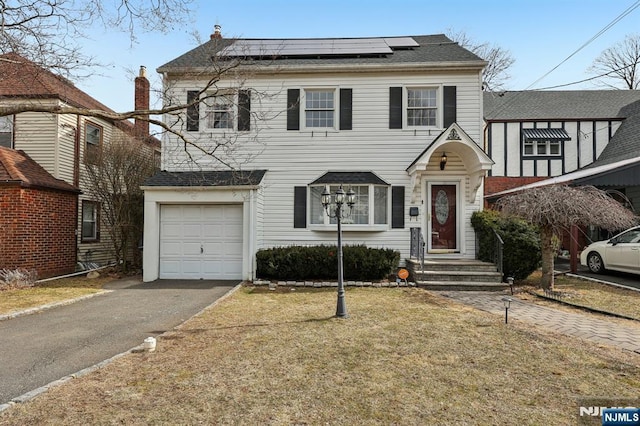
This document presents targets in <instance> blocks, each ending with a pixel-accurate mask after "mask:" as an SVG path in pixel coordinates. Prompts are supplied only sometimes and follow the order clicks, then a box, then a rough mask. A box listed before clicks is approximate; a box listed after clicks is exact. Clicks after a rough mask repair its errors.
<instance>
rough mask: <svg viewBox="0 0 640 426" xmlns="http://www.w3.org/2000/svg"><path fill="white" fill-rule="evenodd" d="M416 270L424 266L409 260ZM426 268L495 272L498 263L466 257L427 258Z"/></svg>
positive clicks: (432, 269) (431, 269) (433, 269)
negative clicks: (467, 258)
mask: <svg viewBox="0 0 640 426" xmlns="http://www.w3.org/2000/svg"><path fill="white" fill-rule="evenodd" d="M409 262H410V263H411V264H412V266H413V269H414V270H415V271H418V270H420V268H421V267H422V265H421V263H420V262H417V261H415V260H410V261H409ZM424 269H425V270H430V271H449V270H454V271H455V270H458V271H485V272H495V271H496V265H494V264H493V263H489V262H482V261H479V260H466V259H451V260H425V261H424Z"/></svg>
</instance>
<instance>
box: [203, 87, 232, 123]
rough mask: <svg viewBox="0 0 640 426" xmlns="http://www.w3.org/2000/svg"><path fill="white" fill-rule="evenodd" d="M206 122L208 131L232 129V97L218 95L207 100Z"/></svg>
mask: <svg viewBox="0 0 640 426" xmlns="http://www.w3.org/2000/svg"><path fill="white" fill-rule="evenodd" d="M206 103H207V108H206V122H207V128H208V129H233V127H234V126H233V123H234V116H235V114H234V102H233V95H230V94H229V95H219V96H214V97H213V98H212V99H209V100H207V102H206Z"/></svg>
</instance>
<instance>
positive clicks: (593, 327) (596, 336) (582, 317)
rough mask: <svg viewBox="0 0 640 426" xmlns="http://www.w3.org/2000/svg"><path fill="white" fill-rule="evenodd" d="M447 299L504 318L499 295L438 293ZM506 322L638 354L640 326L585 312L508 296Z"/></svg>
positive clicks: (454, 292)
mask: <svg viewBox="0 0 640 426" xmlns="http://www.w3.org/2000/svg"><path fill="white" fill-rule="evenodd" d="M436 293H438V294H440V295H442V296H445V297H447V298H450V299H453V300H456V301H458V302H461V303H464V304H466V305H470V306H473V307H475V308H477V309H480V310H483V311H487V312H491V313H495V314H501V315H504V304H503V301H502V299H503V298H504V297H509V296H506V295H505V294H504V293H501V292H489V291H486V292H478V291H438V292H436ZM510 299H511V300H512V302H511V307H510V308H509V321H511V320H512V319H514V320H519V321H525V322H529V323H532V324H535V325H539V326H542V327H546V328H548V329H550V330H553V331H556V332H558V333H564V334H567V335H571V336H575V337H580V338H583V339H587V340H591V341H593V342H596V343H600V344H605V345H610V346H617V347H619V348H622V349H626V350H628V351H633V352H636V353H638V354H640V323H639V324H638V327H633V326H625V325H623V324H620V323H618V322H614V321H607V320H605V319H600V318H595V317H594V315H590V314H587V313H573V312H568V311H563V310H559V309H553V308H549V307H546V306H541V305H536V304H534V303H531V302H527V301H525V300H520V299H517V298H515V297H510Z"/></svg>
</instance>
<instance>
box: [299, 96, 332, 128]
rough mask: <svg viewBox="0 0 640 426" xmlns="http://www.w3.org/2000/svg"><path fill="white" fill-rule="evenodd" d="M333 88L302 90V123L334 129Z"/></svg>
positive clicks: (309, 126)
mask: <svg viewBox="0 0 640 426" xmlns="http://www.w3.org/2000/svg"><path fill="white" fill-rule="evenodd" d="M335 95H336V91H335V89H306V90H305V91H304V97H305V101H304V106H305V108H304V123H305V127H307V128H319V129H334V128H335V122H336V119H335V117H336V102H335Z"/></svg>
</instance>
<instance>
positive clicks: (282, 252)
mask: <svg viewBox="0 0 640 426" xmlns="http://www.w3.org/2000/svg"><path fill="white" fill-rule="evenodd" d="M256 262H257V275H258V277H260V278H264V279H278V280H315V279H337V278H338V249H337V247H336V246H328V245H320V246H309V247H304V246H290V247H275V248H270V249H265V250H259V251H258V253H256ZM399 262H400V253H399V252H397V251H394V250H391V249H375V248H368V247H365V246H363V245H356V246H344V247H343V264H344V278H345V279H346V280H352V281H372V280H379V279H382V278H385V277H386V276H387V275H388V274H390V273H391V272H392V271H393V270H394V269H395V268H396V267H397V266H398V263H399Z"/></svg>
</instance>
